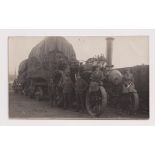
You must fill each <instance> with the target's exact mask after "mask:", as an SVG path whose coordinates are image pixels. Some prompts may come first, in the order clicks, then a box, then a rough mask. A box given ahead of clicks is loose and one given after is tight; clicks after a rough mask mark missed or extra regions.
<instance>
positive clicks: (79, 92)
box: [75, 74, 88, 111]
mask: <svg viewBox="0 0 155 155" xmlns="http://www.w3.org/2000/svg"><path fill="white" fill-rule="evenodd" d="M87 88H88V84H87V82H86V81H85V80H84V79H82V78H81V76H80V75H79V74H78V75H77V79H76V84H75V92H76V101H77V109H76V110H77V111H80V110H81V111H84V110H85V96H86V91H87Z"/></svg>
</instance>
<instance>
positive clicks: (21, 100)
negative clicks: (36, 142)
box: [9, 91, 148, 119]
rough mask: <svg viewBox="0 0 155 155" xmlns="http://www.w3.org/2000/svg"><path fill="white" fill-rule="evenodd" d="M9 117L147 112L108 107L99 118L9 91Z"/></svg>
mask: <svg viewBox="0 0 155 155" xmlns="http://www.w3.org/2000/svg"><path fill="white" fill-rule="evenodd" d="M9 117H10V118H11V119H13V118H19V119H147V118H148V115H146V114H136V115H128V114H126V113H124V112H122V111H121V112H120V110H116V109H112V108H110V107H107V108H106V110H105V111H104V113H103V114H102V115H101V116H100V117H98V118H92V117H91V116H90V115H89V114H88V113H87V112H76V111H75V110H74V109H68V110H64V109H63V108H60V107H51V105H50V103H49V101H48V100H44V101H36V100H35V99H31V98H29V97H26V96H24V95H21V94H15V93H14V92H13V91H10V92H9Z"/></svg>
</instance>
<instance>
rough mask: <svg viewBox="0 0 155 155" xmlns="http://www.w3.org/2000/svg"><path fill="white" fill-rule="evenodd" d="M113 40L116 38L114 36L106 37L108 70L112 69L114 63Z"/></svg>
mask: <svg viewBox="0 0 155 155" xmlns="http://www.w3.org/2000/svg"><path fill="white" fill-rule="evenodd" d="M113 40H114V38H112V37H107V38H106V44H107V45H106V46H107V47H106V48H107V53H106V54H107V55H106V59H107V65H106V68H107V69H108V70H110V69H112V67H113V65H112V52H113Z"/></svg>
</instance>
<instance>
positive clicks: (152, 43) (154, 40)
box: [0, 29, 155, 125]
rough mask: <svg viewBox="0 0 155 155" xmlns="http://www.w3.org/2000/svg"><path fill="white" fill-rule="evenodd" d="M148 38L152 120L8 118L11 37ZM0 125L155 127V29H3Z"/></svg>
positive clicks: (1, 36) (1, 41)
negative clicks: (154, 93) (9, 45)
mask: <svg viewBox="0 0 155 155" xmlns="http://www.w3.org/2000/svg"><path fill="white" fill-rule="evenodd" d="M139 35H142V36H149V49H150V51H149V52H150V53H149V58H150V59H149V60H150V62H149V63H150V119H149V120H43V119H42V120H38V119H37V120H15V119H13V120H10V119H9V118H8V37H9V36H139ZM0 45H1V46H0V51H1V52H0V53H1V55H0V58H1V62H0V65H1V66H0V69H1V70H0V71H1V72H0V74H1V76H0V86H2V87H1V88H0V99H1V102H0V107H1V108H0V124H1V125H155V104H153V102H154V101H155V100H154V96H153V92H154V88H153V86H154V85H155V82H154V81H153V79H155V71H154V66H155V61H154V60H153V58H154V51H155V30H147V29H145V30H138V29H136V30H127V29H124V30H120V29H118V30H114V29H112V30H108V29H107V30H101V29H98V30H95V29H93V30H91V29H88V30H85V29H83V30H82V29H81V30H76V29H71V30H67V29H65V30H63V29H61V30H59V29H55V30H54V29H52V30H42V29H41V30H39V29H37V30H0Z"/></svg>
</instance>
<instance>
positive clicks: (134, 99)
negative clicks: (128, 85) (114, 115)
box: [128, 93, 139, 113]
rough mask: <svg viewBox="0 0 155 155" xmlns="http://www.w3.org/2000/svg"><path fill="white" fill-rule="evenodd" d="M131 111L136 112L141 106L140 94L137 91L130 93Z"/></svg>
mask: <svg viewBox="0 0 155 155" xmlns="http://www.w3.org/2000/svg"><path fill="white" fill-rule="evenodd" d="M128 100H129V105H130V106H129V107H130V112H132V113H136V112H137V110H138V108H139V96H138V94H137V93H129V94H128Z"/></svg>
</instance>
